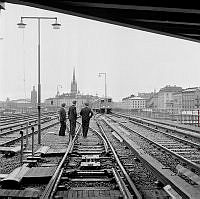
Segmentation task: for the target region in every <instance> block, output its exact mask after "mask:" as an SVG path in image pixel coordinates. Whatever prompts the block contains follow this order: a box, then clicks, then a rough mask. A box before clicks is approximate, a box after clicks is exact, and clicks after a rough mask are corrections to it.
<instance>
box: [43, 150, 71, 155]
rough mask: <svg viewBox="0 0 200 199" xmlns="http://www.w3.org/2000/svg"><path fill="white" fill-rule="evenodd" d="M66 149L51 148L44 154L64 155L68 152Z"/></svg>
mask: <svg viewBox="0 0 200 199" xmlns="http://www.w3.org/2000/svg"><path fill="white" fill-rule="evenodd" d="M66 150H67V149H66V148H65V149H49V150H48V151H47V152H46V153H45V154H44V155H45V156H58V155H64V154H65V152H66Z"/></svg>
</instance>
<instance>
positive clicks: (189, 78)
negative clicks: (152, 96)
mask: <svg viewBox="0 0 200 199" xmlns="http://www.w3.org/2000/svg"><path fill="white" fill-rule="evenodd" d="M29 15H33V16H38V15H39V16H51V17H52V16H53V17H54V16H56V17H58V21H59V22H60V23H61V29H60V30H56V31H55V30H53V29H52V27H51V22H48V21H47V22H44V23H42V26H41V81H42V100H43V101H44V99H46V98H48V97H51V96H55V94H56V87H57V85H62V88H59V90H60V93H63V92H66V91H69V90H70V83H71V79H72V71H73V68H74V67H75V68H76V77H77V78H76V80H77V83H78V89H79V90H80V91H81V92H82V93H84V94H92V95H96V94H98V95H99V96H103V95H104V78H103V77H101V78H99V77H98V73H99V72H106V73H107V88H108V96H110V97H113V99H114V100H116V101H118V100H121V99H122V98H123V97H126V96H128V95H130V94H136V93H138V92H153V91H154V89H155V90H156V91H158V90H159V89H160V88H162V87H164V86H166V85H177V86H181V87H183V88H187V87H195V86H199V77H198V74H199V72H200V68H199V67H198V65H199V61H200V60H199V53H200V46H199V44H198V43H195V42H191V41H185V40H181V39H177V38H170V37H168V36H162V35H157V34H153V33H147V32H144V31H139V30H133V29H130V28H125V27H120V26H117V25H111V24H106V23H102V22H97V21H92V20H88V19H82V18H79V17H74V16H69V15H64V14H60V13H55V12H50V11H44V10H40V9H35V8H30V7H25V6H20V5H12V4H6V10H2V11H1V16H0V38H4V39H1V40H0V54H1V57H0V58H1V61H0V71H1V77H0V79H1V82H0V84H1V87H0V100H6V98H7V97H9V98H10V99H17V98H24V96H25V95H27V96H28V95H29V93H30V91H31V88H32V86H33V85H35V86H36V89H37V23H36V22H34V21H25V23H26V24H27V27H26V29H25V30H20V29H18V28H17V23H19V21H20V17H21V16H29ZM24 79H25V81H24ZM24 82H25V83H24ZM24 86H25V89H24ZM25 93H26V94H25Z"/></svg>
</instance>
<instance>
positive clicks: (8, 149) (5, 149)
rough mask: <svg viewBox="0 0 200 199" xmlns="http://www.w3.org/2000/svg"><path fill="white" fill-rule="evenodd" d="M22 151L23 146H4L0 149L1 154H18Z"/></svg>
mask: <svg viewBox="0 0 200 199" xmlns="http://www.w3.org/2000/svg"><path fill="white" fill-rule="evenodd" d="M20 151H21V146H15V147H6V146H2V147H0V152H1V153H9V152H12V153H18V152H20Z"/></svg>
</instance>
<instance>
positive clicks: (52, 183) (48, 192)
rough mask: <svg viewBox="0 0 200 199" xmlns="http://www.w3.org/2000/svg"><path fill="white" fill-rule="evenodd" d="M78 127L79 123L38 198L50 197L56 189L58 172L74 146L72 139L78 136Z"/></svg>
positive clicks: (47, 198) (48, 198) (49, 198)
mask: <svg viewBox="0 0 200 199" xmlns="http://www.w3.org/2000/svg"><path fill="white" fill-rule="evenodd" d="M80 129H81V125H80V126H79V127H78V129H77V131H76V134H75V136H74V138H73V140H72V141H71V142H70V143H69V145H68V147H67V149H66V152H65V155H64V156H63V158H62V160H61V162H60V163H59V165H58V167H57V169H56V171H55V173H54V174H53V176H52V177H51V179H50V181H49V183H48V185H47V187H46V189H45V190H44V192H43V194H42V196H41V197H40V199H51V198H52V197H53V195H54V193H55V191H56V186H57V185H58V181H57V180H58V178H59V176H60V172H61V171H62V166H63V164H64V162H65V160H66V158H67V156H68V154H69V153H70V151H71V149H72V148H73V146H74V141H75V139H76V137H77V136H78V134H79V132H80Z"/></svg>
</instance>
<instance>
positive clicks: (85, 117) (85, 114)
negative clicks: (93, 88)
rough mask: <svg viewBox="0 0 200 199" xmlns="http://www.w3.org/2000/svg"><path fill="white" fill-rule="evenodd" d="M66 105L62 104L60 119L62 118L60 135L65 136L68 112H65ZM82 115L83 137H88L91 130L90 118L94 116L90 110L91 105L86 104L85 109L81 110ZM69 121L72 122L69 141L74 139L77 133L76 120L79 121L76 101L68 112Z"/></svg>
mask: <svg viewBox="0 0 200 199" xmlns="http://www.w3.org/2000/svg"><path fill="white" fill-rule="evenodd" d="M64 107H65V103H63V104H62V107H61V109H60V110H59V118H60V131H59V135H60V136H64V135H65V130H66V111H65V108H64ZM80 115H81V117H82V131H83V137H84V138H86V137H87V132H88V128H89V123H90V118H91V117H92V116H93V112H92V111H91V109H90V108H89V104H88V103H85V107H84V108H82V109H81V112H80ZM68 119H69V122H70V132H69V140H71V139H73V138H74V135H75V131H76V120H77V112H76V101H73V102H72V105H71V106H70V107H69V110H68Z"/></svg>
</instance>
